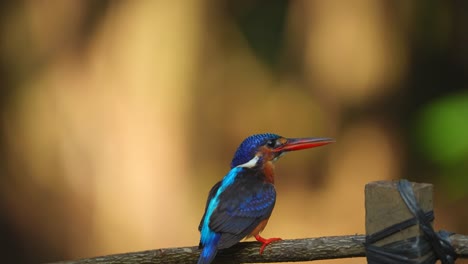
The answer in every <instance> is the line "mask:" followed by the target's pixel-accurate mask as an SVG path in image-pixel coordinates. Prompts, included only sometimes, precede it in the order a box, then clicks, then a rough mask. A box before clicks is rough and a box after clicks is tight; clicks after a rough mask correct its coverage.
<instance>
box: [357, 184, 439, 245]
mask: <svg viewBox="0 0 468 264" xmlns="http://www.w3.org/2000/svg"><path fill="white" fill-rule="evenodd" d="M411 185H412V187H413V190H414V194H415V196H416V200H417V201H418V204H419V206H420V207H421V208H422V210H423V211H424V212H428V211H431V210H432V208H433V205H432V201H433V199H432V192H433V188H432V184H428V183H413V182H412V183H411ZM365 200H366V202H365V203H366V234H367V235H370V234H373V233H375V232H378V231H381V230H382V229H384V228H386V227H389V226H391V225H394V224H397V223H400V222H402V221H405V220H407V219H410V218H413V217H414V216H413V214H412V213H411V212H410V210H409V209H408V207H407V206H406V204H405V202H404V201H403V200H402V198H401V196H400V193H399V192H398V188H397V182H396V181H376V182H371V183H368V184H366V188H365ZM420 235H422V232H421V231H420V229H419V226H418V225H415V226H412V227H410V228H407V229H405V230H401V231H400V232H397V233H395V234H393V235H391V236H389V237H386V238H384V239H382V240H380V241H378V242H377V243H375V245H376V246H382V245H385V244H388V243H390V242H395V241H400V240H403V239H407V238H410V237H415V236H420Z"/></svg>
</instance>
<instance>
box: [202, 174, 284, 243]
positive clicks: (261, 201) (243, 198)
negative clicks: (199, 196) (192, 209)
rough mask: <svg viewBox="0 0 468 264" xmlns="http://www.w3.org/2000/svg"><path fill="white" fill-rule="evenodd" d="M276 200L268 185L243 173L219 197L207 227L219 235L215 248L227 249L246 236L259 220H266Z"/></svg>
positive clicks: (254, 176)
mask: <svg viewBox="0 0 468 264" xmlns="http://www.w3.org/2000/svg"><path fill="white" fill-rule="evenodd" d="M275 201H276V191H275V188H274V186H273V184H271V183H266V182H264V181H263V179H262V177H259V175H251V174H250V173H249V171H244V172H242V173H240V174H239V175H237V177H236V180H235V181H234V182H233V183H232V184H231V185H229V186H228V187H227V188H226V189H225V190H224V191H223V192H222V193H221V194H220V195H219V203H218V206H217V207H216V209H215V210H214V211H213V213H212V215H211V218H210V224H209V227H210V229H211V230H212V231H213V232H216V233H219V234H221V238H220V240H219V244H218V248H219V249H221V248H228V247H230V246H232V245H234V244H236V243H237V242H239V241H240V240H242V239H243V238H244V237H246V236H247V235H249V234H250V233H251V232H252V231H253V230H254V229H255V228H256V227H257V226H258V225H259V224H260V222H261V221H263V220H265V219H267V218H268V217H270V215H271V213H272V211H273V207H274V206H275Z"/></svg>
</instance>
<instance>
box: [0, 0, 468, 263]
mask: <svg viewBox="0 0 468 264" xmlns="http://www.w3.org/2000/svg"><path fill="white" fill-rule="evenodd" d="M467 3H468V2H466V1H433V0H429V1H422V0H418V1H403V0H400V1H372V0H355V1H307V0H296V1H285V0H274V1H247V0H243V1H234V0H232V1H229V0H221V1H219V0H216V1H215V0H193V1H156V0H155V1H91V0H88V1H84V0H83V1H74V0H65V1H59V0H44V1H40V0H24V1H10V2H8V1H6V2H2V3H1V4H0V8H1V11H0V19H1V24H0V30H1V31H0V36H1V41H0V87H1V90H0V91H1V94H0V100H1V104H0V107H1V108H0V114H1V116H0V118H1V119H0V126H1V127H0V144H1V145H0V146H1V148H0V149H1V152H0V154H1V156H0V157H1V159H0V195H1V196H0V254H1V259H2V260H5V263H38V262H46V261H57V260H64V259H73V258H83V257H90V256H95V255H103V254H110V253H120V252H128V251H136V250H145V249H154V248H160V247H175V246H191V245H197V244H198V239H199V233H198V231H197V227H198V223H199V220H200V217H201V215H202V213H203V209H204V203H205V199H206V195H207V193H208V190H209V189H210V187H211V186H212V185H213V184H214V183H215V182H216V181H218V180H219V179H220V178H221V177H222V176H223V175H225V173H227V171H228V169H229V163H230V161H231V158H232V155H233V153H234V151H235V149H236V147H237V146H238V144H239V143H240V142H241V141H242V140H243V139H244V138H245V137H246V136H248V135H250V134H253V133H259V132H274V133H278V134H280V135H283V136H286V137H305V136H329V137H334V138H336V139H337V143H336V144H333V145H329V146H326V147H322V148H319V149H314V150H309V151H303V152H300V153H292V154H289V155H287V156H286V157H285V158H283V159H282V160H281V161H280V162H279V163H278V166H277V169H278V177H277V180H276V182H277V192H278V201H277V205H276V208H275V211H274V213H273V216H272V218H271V220H270V223H269V225H268V227H267V229H266V230H265V232H264V234H265V236H267V237H269V236H279V237H282V238H302V237H315V236H326V235H343V234H355V233H364V196H363V190H364V185H365V184H366V183H367V182H369V181H374V180H390V179H399V178H408V179H410V180H413V181H419V182H430V183H434V184H435V190H436V193H435V215H436V224H435V225H436V228H437V229H441V228H443V229H446V230H450V231H453V232H457V233H464V234H468V225H467V223H468V209H467V205H466V204H467V202H468V195H467V194H468V137H467V135H468V93H467V88H468V71H467V69H468V26H467V25H468V16H467V15H466V14H467V13H468V4H467ZM324 263H365V260H364V259H362V258H361V259H348V260H337V261H324Z"/></svg>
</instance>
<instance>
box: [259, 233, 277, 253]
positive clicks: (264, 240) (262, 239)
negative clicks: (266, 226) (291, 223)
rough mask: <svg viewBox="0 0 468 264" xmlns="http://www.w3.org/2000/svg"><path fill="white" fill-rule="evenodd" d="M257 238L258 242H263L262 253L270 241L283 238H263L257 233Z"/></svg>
mask: <svg viewBox="0 0 468 264" xmlns="http://www.w3.org/2000/svg"><path fill="white" fill-rule="evenodd" d="M255 239H256V240H257V241H258V242H261V243H262V246H261V247H260V255H262V254H263V251H264V250H265V248H266V246H268V245H269V244H270V243H272V242H275V241H279V240H281V238H279V237H272V238H263V237H261V236H260V235H256V236H255Z"/></svg>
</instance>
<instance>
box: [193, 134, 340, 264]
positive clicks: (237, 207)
mask: <svg viewBox="0 0 468 264" xmlns="http://www.w3.org/2000/svg"><path fill="white" fill-rule="evenodd" d="M332 142H334V140H333V139H331V138H284V137H282V136H279V135H275V134H271V133H265V134H256V135H252V136H250V137H248V138H246V139H245V140H244V141H243V142H242V143H241V145H240V146H239V148H238V149H237V151H236V153H235V154H234V158H233V159H232V162H231V170H230V171H229V172H228V174H227V175H226V176H224V178H223V179H222V180H221V181H219V182H218V183H216V184H215V185H214V186H213V187H212V188H211V190H210V192H209V194H208V200H207V202H206V208H205V213H204V215H203V217H202V219H201V222H200V225H199V227H198V230H199V231H200V233H201V238H200V245H199V248H200V249H202V252H201V254H200V257H199V259H198V264H207V263H211V262H212V261H213V259H214V257H215V256H216V253H217V252H218V250H219V249H223V248H228V247H231V246H233V245H234V244H237V243H238V242H239V241H241V240H242V239H243V238H245V237H248V236H254V237H255V239H256V240H257V241H259V242H261V243H262V247H261V248H260V254H262V253H263V250H264V249H265V247H266V246H267V245H268V244H270V243H271V242H273V241H277V240H281V239H280V238H269V239H265V238H263V237H261V236H260V232H261V231H262V230H263V229H264V228H265V226H266V224H267V222H268V219H269V217H270V215H271V213H272V211H273V207H274V206H275V201H276V191H275V187H274V181H275V180H274V178H275V171H274V164H273V163H274V162H275V161H276V160H278V158H280V157H281V156H282V155H283V154H284V153H286V152H288V151H294V150H301V149H307V148H313V147H318V146H323V145H326V144H329V143H332Z"/></svg>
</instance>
